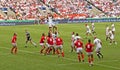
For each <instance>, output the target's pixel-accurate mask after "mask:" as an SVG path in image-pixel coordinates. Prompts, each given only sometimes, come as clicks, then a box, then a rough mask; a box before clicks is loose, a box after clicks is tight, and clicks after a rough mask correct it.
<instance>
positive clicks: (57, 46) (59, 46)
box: [55, 45, 63, 50]
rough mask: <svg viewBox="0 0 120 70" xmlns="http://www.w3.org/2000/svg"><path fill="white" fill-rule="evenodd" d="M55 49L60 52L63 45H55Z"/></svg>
mask: <svg viewBox="0 0 120 70" xmlns="http://www.w3.org/2000/svg"><path fill="white" fill-rule="evenodd" d="M55 49H60V50H62V49H63V45H56V47H55Z"/></svg>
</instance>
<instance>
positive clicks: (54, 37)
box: [11, 14, 115, 66]
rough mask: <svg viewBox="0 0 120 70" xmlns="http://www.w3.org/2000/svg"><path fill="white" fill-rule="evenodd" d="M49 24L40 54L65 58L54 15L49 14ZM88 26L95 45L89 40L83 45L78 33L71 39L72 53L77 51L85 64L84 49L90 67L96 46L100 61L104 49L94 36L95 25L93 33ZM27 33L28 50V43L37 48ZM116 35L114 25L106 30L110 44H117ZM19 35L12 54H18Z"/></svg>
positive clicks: (87, 27)
mask: <svg viewBox="0 0 120 70" xmlns="http://www.w3.org/2000/svg"><path fill="white" fill-rule="evenodd" d="M48 24H49V32H48V36H46V35H45V33H42V35H41V38H40V46H41V47H42V48H41V49H40V53H41V54H44V55H48V54H50V52H51V51H53V52H52V53H53V54H58V57H60V56H62V57H64V51H63V40H62V38H61V37H60V36H59V35H58V34H59V33H58V29H57V27H56V26H55V24H54V23H53V21H52V15H51V14H48ZM85 26H86V36H89V35H91V36H93V38H94V41H93V43H92V42H91V39H88V42H87V43H86V44H85V45H83V42H82V41H83V39H82V38H81V37H80V36H79V34H78V33H76V35H75V32H73V33H72V38H71V42H72V43H71V52H73V50H75V51H76V52H77V54H78V61H79V62H81V61H83V62H84V53H83V49H85V51H86V52H87V55H88V62H89V64H90V66H92V65H93V50H94V46H96V49H95V51H96V54H97V56H98V58H99V59H101V58H103V54H101V52H100V50H101V48H102V41H101V40H100V39H98V38H97V37H96V36H94V34H95V33H96V32H95V26H94V23H92V32H91V29H90V27H89V25H88V24H85ZM25 33H26V45H25V47H26V48H27V43H28V41H30V43H31V44H33V45H34V46H35V47H37V45H36V44H35V43H34V42H33V41H32V39H31V37H30V33H29V32H28V31H27V30H25ZM114 34H115V27H114V24H112V29H110V28H109V27H107V28H106V40H108V39H110V43H112V42H115V41H114ZM16 41H17V34H16V33H14V35H13V37H12V45H13V48H12V49H11V53H12V54H16V53H17V43H16Z"/></svg>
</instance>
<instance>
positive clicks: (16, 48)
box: [15, 46, 17, 54]
mask: <svg viewBox="0 0 120 70" xmlns="http://www.w3.org/2000/svg"><path fill="white" fill-rule="evenodd" d="M16 53H17V46H16V47H15V54H16Z"/></svg>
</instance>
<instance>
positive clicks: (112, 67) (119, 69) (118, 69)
mask: <svg viewBox="0 0 120 70" xmlns="http://www.w3.org/2000/svg"><path fill="white" fill-rule="evenodd" d="M0 48H3V49H10V48H6V47H0ZM19 51H21V52H26V53H34V54H35V52H30V51H25V50H19ZM50 57H55V56H50ZM63 59H66V60H70V61H75V62H76V61H77V60H73V59H70V58H66V57H63ZM117 61H119V60H110V61H100V62H96V63H95V64H94V65H97V66H101V67H106V68H111V69H117V70H120V68H119V67H114V66H108V65H103V64H98V63H102V62H117ZM86 63H88V62H81V63H69V64H58V65H60V66H62V65H63V66H64V65H73V64H86Z"/></svg>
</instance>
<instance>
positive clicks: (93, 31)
mask: <svg viewBox="0 0 120 70" xmlns="http://www.w3.org/2000/svg"><path fill="white" fill-rule="evenodd" d="M91 24H92V33H93V34H95V33H96V32H95V25H94V23H93V22H92V23H91Z"/></svg>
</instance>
